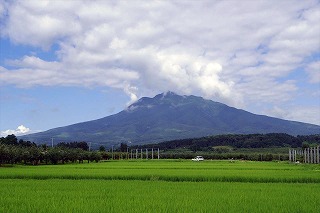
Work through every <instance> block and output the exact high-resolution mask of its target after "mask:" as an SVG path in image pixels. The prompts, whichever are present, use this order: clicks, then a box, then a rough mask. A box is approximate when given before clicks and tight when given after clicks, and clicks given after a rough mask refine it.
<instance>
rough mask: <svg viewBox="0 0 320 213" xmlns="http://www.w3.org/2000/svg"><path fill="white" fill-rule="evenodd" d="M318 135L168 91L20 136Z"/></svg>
mask: <svg viewBox="0 0 320 213" xmlns="http://www.w3.org/2000/svg"><path fill="white" fill-rule="evenodd" d="M250 133H287V134H291V135H307V134H319V133H320V126H317V125H312V124H306V123H301V122H294V121H287V120H282V119H278V118H273V117H268V116H263V115H255V114H252V113H250V112H247V111H244V110H240V109H236V108H233V107H229V106H227V105H225V104H221V103H218V102H214V101H211V100H205V99H203V98H201V97H197V96H179V95H176V94H175V93H172V92H168V93H163V94H159V95H157V96H155V97H154V98H146V97H145V98H141V99H140V100H138V101H137V102H136V103H134V104H132V105H131V106H129V107H128V108H127V109H126V110H123V111H121V112H119V113H118V114H115V115H111V116H107V117H104V118H101V119H98V120H93V121H88V122H83V123H78V124H73V125H70V126H65V127H60V128H55V129H51V130H48V131H45V132H40V133H36V134H30V135H26V136H23V137H22V138H23V139H26V140H31V141H35V142H36V143H48V142H50V141H51V138H55V141H57V142H61V141H65V142H68V141H90V142H96V143H101V144H104V145H110V144H119V143H121V142H126V143H130V142H131V143H132V144H143V143H154V142H160V141H166V140H173V139H182V138H194V137H201V136H206V135H217V134H250Z"/></svg>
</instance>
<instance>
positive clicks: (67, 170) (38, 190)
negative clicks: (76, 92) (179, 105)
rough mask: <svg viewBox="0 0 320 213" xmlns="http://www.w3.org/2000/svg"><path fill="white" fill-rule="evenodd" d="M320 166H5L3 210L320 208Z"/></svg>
mask: <svg viewBox="0 0 320 213" xmlns="http://www.w3.org/2000/svg"><path fill="white" fill-rule="evenodd" d="M319 206H320V165H301V164H299V165H297V164H288V163H284V162H282V163H276V162H241V161H235V162H232V163H231V162H229V161H205V162H190V161H169V160H161V161H157V160H155V161H109V162H102V163H92V164H91V163H90V164H68V165H50V166H14V167H5V168H3V167H2V168H1V167H0V212H46V213H50V212H319Z"/></svg>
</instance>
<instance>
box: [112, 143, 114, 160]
mask: <svg viewBox="0 0 320 213" xmlns="http://www.w3.org/2000/svg"><path fill="white" fill-rule="evenodd" d="M113 146H114V145H112V160H113Z"/></svg>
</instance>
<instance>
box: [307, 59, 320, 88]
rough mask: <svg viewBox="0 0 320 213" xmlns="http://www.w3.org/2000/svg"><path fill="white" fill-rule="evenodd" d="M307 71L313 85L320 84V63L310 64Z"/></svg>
mask: <svg viewBox="0 0 320 213" xmlns="http://www.w3.org/2000/svg"><path fill="white" fill-rule="evenodd" d="M306 71H307V73H308V75H309V81H310V82H311V83H315V84H317V83H320V61H315V62H312V63H310V64H309V65H308V66H307V67H306Z"/></svg>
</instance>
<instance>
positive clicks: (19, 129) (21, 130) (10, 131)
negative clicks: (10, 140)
mask: <svg viewBox="0 0 320 213" xmlns="http://www.w3.org/2000/svg"><path fill="white" fill-rule="evenodd" d="M27 133H30V129H29V128H27V127H25V126H23V125H20V126H18V127H17V129H15V130H13V129H8V130H4V131H1V136H3V137H5V136H7V135H12V134H14V135H16V136H19V135H24V134H27Z"/></svg>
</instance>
